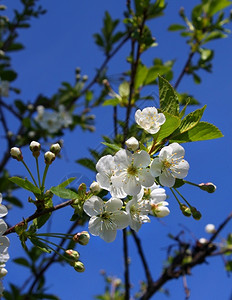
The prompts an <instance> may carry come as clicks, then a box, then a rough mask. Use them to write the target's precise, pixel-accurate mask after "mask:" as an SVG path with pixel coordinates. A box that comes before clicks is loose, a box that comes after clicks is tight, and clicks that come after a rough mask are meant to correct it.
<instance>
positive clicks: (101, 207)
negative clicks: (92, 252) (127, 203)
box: [83, 196, 129, 243]
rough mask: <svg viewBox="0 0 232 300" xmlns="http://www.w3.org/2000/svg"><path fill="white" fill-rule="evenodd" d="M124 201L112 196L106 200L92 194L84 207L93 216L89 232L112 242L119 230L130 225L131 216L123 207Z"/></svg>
mask: <svg viewBox="0 0 232 300" xmlns="http://www.w3.org/2000/svg"><path fill="white" fill-rule="evenodd" d="M122 206H123V202H122V200H121V199H118V198H111V199H109V200H108V201H106V202H104V201H103V200H102V199H101V198H99V197H97V196H92V197H91V198H89V199H88V200H86V201H85V203H84V206H83V209H84V211H85V212H86V214H87V215H89V216H90V217H91V218H90V220H89V232H90V233H91V234H92V235H96V236H100V237H101V238H102V239H103V240H104V241H106V242H108V243H110V242H113V241H114V240H115V238H116V234H117V230H118V229H123V228H126V227H127V226H128V225H129V216H128V214H127V213H126V212H125V211H122V210H121V208H122Z"/></svg>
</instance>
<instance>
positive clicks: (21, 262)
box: [13, 257, 31, 268]
mask: <svg viewBox="0 0 232 300" xmlns="http://www.w3.org/2000/svg"><path fill="white" fill-rule="evenodd" d="M13 262H15V263H16V264H19V265H22V266H24V267H29V268H30V266H31V265H30V263H29V262H28V261H27V260H26V258H24V257H19V258H15V259H13Z"/></svg>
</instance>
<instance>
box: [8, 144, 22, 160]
mask: <svg viewBox="0 0 232 300" xmlns="http://www.w3.org/2000/svg"><path fill="white" fill-rule="evenodd" d="M10 155H11V156H12V157H13V158H14V159H17V160H18V161H22V160H23V156H22V151H21V149H19V148H17V147H13V148H11V149H10Z"/></svg>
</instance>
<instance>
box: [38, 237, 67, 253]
mask: <svg viewBox="0 0 232 300" xmlns="http://www.w3.org/2000/svg"><path fill="white" fill-rule="evenodd" d="M38 240H40V241H43V242H46V243H49V244H51V245H53V246H56V247H57V248H59V249H61V250H63V251H66V249H64V248H63V247H61V246H59V245H57V244H55V243H53V242H51V241H48V240H45V239H43V238H41V237H38ZM48 247H49V246H48Z"/></svg>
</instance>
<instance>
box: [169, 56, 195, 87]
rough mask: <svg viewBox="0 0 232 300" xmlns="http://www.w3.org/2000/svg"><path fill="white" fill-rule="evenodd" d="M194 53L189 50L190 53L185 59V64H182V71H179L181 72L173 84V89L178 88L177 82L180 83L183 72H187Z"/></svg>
mask: <svg viewBox="0 0 232 300" xmlns="http://www.w3.org/2000/svg"><path fill="white" fill-rule="evenodd" d="M194 53H195V52H190V53H189V56H188V59H187V61H186V63H185V65H184V67H183V69H182V71H181V73H180V75H179V77H178V79H177V81H176V83H175V84H174V89H177V88H178V86H179V84H180V82H181V80H182V78H183V76H184V75H185V73H187V71H188V67H189V65H190V63H191V60H192V58H193V55H194Z"/></svg>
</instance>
